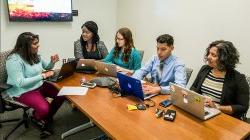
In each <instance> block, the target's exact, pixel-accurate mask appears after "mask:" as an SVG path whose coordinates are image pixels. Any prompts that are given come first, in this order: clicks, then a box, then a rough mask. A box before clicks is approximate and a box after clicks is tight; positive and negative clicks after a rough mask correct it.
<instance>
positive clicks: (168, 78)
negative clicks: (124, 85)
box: [132, 34, 187, 94]
mask: <svg viewBox="0 0 250 140" xmlns="http://www.w3.org/2000/svg"><path fill="white" fill-rule="evenodd" d="M156 41H157V46H156V48H157V55H158V56H153V57H152V58H151V60H150V61H149V62H148V63H147V64H146V65H145V66H144V67H142V68H141V69H139V70H137V71H136V72H135V73H134V74H133V75H132V77H134V78H136V79H140V80H141V79H143V78H144V77H145V76H146V75H147V74H149V73H150V75H151V82H152V83H154V85H143V91H144V93H146V94H147V93H161V94H168V93H169V83H170V82H173V83H176V84H179V85H182V86H185V85H186V83H187V82H186V81H187V78H186V71H185V66H184V63H182V62H181V61H180V59H179V58H178V57H176V56H174V55H172V51H173V50H174V39H173V37H172V36H171V35H168V34H163V35H160V36H159V37H158V38H157V39H156Z"/></svg>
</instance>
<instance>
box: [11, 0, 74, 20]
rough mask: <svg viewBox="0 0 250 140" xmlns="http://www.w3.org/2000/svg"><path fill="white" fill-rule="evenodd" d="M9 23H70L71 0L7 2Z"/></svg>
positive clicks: (17, 0) (14, 0)
mask: <svg viewBox="0 0 250 140" xmlns="http://www.w3.org/2000/svg"><path fill="white" fill-rule="evenodd" d="M7 4H8V9H9V20H10V21H72V1H71V0H7Z"/></svg>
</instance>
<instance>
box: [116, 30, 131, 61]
mask: <svg viewBox="0 0 250 140" xmlns="http://www.w3.org/2000/svg"><path fill="white" fill-rule="evenodd" d="M118 33H119V34H121V35H122V37H123V38H124V41H125V48H124V51H123V55H122V60H123V61H124V62H128V61H129V57H130V54H131V52H132V49H133V48H135V46H134V41H133V37H132V32H131V31H130V30H129V28H126V27H124V28H121V29H119V30H118V31H117V32H116V36H115V51H114V54H113V57H114V58H118V56H119V52H120V51H121V50H122V48H121V47H119V46H118V43H117V42H116V39H117V34H118Z"/></svg>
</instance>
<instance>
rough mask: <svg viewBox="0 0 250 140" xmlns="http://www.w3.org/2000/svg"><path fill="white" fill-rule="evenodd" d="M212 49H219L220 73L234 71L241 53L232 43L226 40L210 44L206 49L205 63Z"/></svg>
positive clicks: (218, 67)
mask: <svg viewBox="0 0 250 140" xmlns="http://www.w3.org/2000/svg"><path fill="white" fill-rule="evenodd" d="M212 47H216V48H217V55H218V66H217V69H218V70H220V71H227V70H233V69H234V68H235V67H236V65H237V64H238V63H240V62H239V57H240V55H239V52H238V50H237V49H236V48H235V46H234V45H233V43H232V42H230V41H224V40H216V41H214V42H212V43H210V44H209V46H208V47H207V49H206V53H205V56H204V61H205V62H206V61H207V58H208V55H209V51H210V49H211V48H212Z"/></svg>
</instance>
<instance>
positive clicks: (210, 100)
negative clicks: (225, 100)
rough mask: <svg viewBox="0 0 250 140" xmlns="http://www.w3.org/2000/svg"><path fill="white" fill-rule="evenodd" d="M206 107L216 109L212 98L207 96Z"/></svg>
mask: <svg viewBox="0 0 250 140" xmlns="http://www.w3.org/2000/svg"><path fill="white" fill-rule="evenodd" d="M205 106H209V107H212V108H216V105H215V103H214V102H213V100H212V98H210V97H208V96H205Z"/></svg>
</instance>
